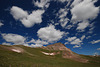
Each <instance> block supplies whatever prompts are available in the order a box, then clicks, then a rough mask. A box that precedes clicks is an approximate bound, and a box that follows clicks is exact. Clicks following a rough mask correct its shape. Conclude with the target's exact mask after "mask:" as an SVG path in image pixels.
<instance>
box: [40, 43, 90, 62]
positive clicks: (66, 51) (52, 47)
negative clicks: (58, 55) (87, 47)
mask: <svg viewBox="0 0 100 67" xmlns="http://www.w3.org/2000/svg"><path fill="white" fill-rule="evenodd" d="M42 48H43V49H47V50H57V51H58V50H60V51H62V57H63V58H68V59H72V60H75V61H79V62H84V63H86V62H87V61H88V60H87V59H83V58H81V57H80V55H78V54H76V53H74V52H72V51H71V50H70V49H69V48H67V47H66V46H65V45H64V44H62V43H55V44H52V45H48V46H46V47H42Z"/></svg>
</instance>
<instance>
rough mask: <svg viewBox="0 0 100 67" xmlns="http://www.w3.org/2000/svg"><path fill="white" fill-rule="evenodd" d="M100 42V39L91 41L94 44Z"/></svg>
mask: <svg viewBox="0 0 100 67" xmlns="http://www.w3.org/2000/svg"><path fill="white" fill-rule="evenodd" d="M99 42H100V40H93V41H91V43H92V44H96V43H99Z"/></svg>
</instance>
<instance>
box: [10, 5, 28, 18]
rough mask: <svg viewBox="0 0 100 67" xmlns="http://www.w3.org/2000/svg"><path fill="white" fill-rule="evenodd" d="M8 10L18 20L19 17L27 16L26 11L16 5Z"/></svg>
mask: <svg viewBox="0 0 100 67" xmlns="http://www.w3.org/2000/svg"><path fill="white" fill-rule="evenodd" d="M10 11H11V12H10V13H11V14H12V15H13V17H14V18H15V19H16V20H20V19H23V18H26V17H27V16H28V13H27V11H24V10H23V9H21V8H19V7H17V6H13V7H12V8H11V10H10Z"/></svg>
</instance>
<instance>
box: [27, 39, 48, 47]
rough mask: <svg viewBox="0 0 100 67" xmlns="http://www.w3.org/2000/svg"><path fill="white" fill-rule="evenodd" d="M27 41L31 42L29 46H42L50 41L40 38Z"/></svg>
mask: <svg viewBox="0 0 100 67" xmlns="http://www.w3.org/2000/svg"><path fill="white" fill-rule="evenodd" d="M27 43H28V44H29V43H30V44H31V45H28V46H29V47H42V46H43V45H47V44H48V42H46V41H43V40H40V39H38V40H35V39H32V40H31V41H29V42H27Z"/></svg>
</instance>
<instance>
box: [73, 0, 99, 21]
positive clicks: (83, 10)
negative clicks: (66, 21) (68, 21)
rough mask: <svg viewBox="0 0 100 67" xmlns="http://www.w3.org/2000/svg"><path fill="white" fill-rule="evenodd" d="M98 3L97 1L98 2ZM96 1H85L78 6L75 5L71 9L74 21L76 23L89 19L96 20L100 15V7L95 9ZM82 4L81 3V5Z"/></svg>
mask: <svg viewBox="0 0 100 67" xmlns="http://www.w3.org/2000/svg"><path fill="white" fill-rule="evenodd" d="M96 1H97V0H96ZM96 1H94V0H83V1H82V2H80V1H79V0H78V2H77V3H78V4H74V7H73V8H72V9H71V13H72V20H74V21H84V20H88V19H94V18H96V16H97V15H98V13H99V7H95V5H94V3H95V2H96ZM79 2H80V3H79Z"/></svg>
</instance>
